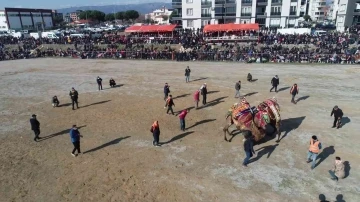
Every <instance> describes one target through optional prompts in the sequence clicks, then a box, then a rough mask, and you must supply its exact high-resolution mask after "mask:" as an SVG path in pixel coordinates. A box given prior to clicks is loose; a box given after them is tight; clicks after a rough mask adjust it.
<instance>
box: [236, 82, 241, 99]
mask: <svg viewBox="0 0 360 202" xmlns="http://www.w3.org/2000/svg"><path fill="white" fill-rule="evenodd" d="M240 89H241V81H238V82H236V83H235V98H238V97H237V96H238V95H239V97H240Z"/></svg>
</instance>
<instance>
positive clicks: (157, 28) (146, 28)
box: [125, 25, 176, 33]
mask: <svg viewBox="0 0 360 202" xmlns="http://www.w3.org/2000/svg"><path fill="white" fill-rule="evenodd" d="M175 27H176V25H141V26H139V25H134V26H131V27H128V28H126V29H125V32H128V33H131V32H135V33H136V32H172V31H174V29H175Z"/></svg>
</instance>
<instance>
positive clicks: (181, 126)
mask: <svg viewBox="0 0 360 202" xmlns="http://www.w3.org/2000/svg"><path fill="white" fill-rule="evenodd" d="M188 113H189V110H188V109H184V110H183V111H182V112H181V113H180V114H179V119H180V130H182V131H185V117H186V115H187V114H188Z"/></svg>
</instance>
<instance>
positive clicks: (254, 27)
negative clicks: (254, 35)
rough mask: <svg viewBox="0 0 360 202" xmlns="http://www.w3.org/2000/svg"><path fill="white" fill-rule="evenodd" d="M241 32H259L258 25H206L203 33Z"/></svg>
mask: <svg viewBox="0 0 360 202" xmlns="http://www.w3.org/2000/svg"><path fill="white" fill-rule="evenodd" d="M241 30H245V31H246V30H259V24H257V23H254V24H216V25H206V26H205V27H204V32H222V31H225V32H229V31H241Z"/></svg>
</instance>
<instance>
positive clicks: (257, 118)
mask: <svg viewBox="0 0 360 202" xmlns="http://www.w3.org/2000/svg"><path fill="white" fill-rule="evenodd" d="M233 124H235V125H236V129H237V130H239V131H240V132H242V131H245V130H249V131H251V132H252V134H253V136H254V140H255V142H257V141H259V140H261V139H262V138H263V137H265V135H273V134H274V133H275V132H276V131H277V134H278V140H277V141H279V139H280V124H281V117H280V107H279V105H278V103H277V100H276V99H275V98H270V99H267V100H265V101H264V102H262V103H260V104H259V105H258V106H257V107H251V106H250V104H249V103H248V102H247V100H246V99H245V97H244V98H243V99H242V100H241V102H240V103H235V104H234V105H233V106H232V107H231V108H230V109H229V111H228V113H227V114H226V125H225V127H224V129H223V131H224V140H225V141H227V142H231V139H232V138H231V139H230V140H228V139H227V137H226V134H229V135H230V136H232V132H231V133H230V132H229V127H230V126H231V125H233Z"/></svg>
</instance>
